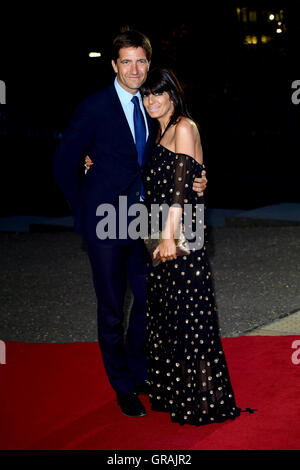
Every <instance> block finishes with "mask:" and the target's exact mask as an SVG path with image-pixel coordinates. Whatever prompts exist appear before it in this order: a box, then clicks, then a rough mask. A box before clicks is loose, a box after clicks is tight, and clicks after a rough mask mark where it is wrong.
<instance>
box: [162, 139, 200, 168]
mask: <svg viewBox="0 0 300 470" xmlns="http://www.w3.org/2000/svg"><path fill="white" fill-rule="evenodd" d="M156 145H157V147H162V148H163V149H165V150H167V151H168V152H171V153H173V154H174V155H185V156H186V157H189V158H191V159H192V160H193V161H194V162H195V163H197V165H200V166H202V167H204V164H203V163H199V162H197V160H196V159H195V158H194V157H192V156H191V155H188V154H187V153H181V152H174V151H173V150H170V149H168V148H167V147H165V146H164V145H161V144H159V143H157V144H156Z"/></svg>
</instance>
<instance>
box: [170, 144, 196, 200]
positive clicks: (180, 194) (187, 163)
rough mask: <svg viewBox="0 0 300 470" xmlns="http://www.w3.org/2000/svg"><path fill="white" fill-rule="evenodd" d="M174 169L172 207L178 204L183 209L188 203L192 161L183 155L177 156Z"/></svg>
mask: <svg viewBox="0 0 300 470" xmlns="http://www.w3.org/2000/svg"><path fill="white" fill-rule="evenodd" d="M175 159H176V163H175V168H174V188H173V197H172V200H171V205H173V204H177V205H180V207H181V208H182V209H183V206H184V204H185V203H187V202H188V200H187V194H188V188H189V184H190V180H191V169H192V159H191V157H189V156H188V155H185V154H183V153H178V154H176V157H175Z"/></svg>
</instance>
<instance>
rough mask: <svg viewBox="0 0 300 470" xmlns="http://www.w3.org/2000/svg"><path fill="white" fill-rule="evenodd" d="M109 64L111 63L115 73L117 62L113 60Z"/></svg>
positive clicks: (116, 71)
mask: <svg viewBox="0 0 300 470" xmlns="http://www.w3.org/2000/svg"><path fill="white" fill-rule="evenodd" d="M111 65H112V68H113V69H114V71H115V73H118V66H117V64H116V63H115V61H114V60H112V61H111Z"/></svg>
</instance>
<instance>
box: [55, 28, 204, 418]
mask: <svg viewBox="0 0 300 470" xmlns="http://www.w3.org/2000/svg"><path fill="white" fill-rule="evenodd" d="M151 55H152V49H151V44H150V42H149V39H148V38H147V37H146V36H145V35H144V34H142V33H139V32H137V31H126V32H123V33H120V34H119V35H118V36H117V37H116V39H115V40H114V43H113V56H112V66H113V69H114V71H115V73H116V78H115V81H114V83H112V84H111V85H110V86H108V87H107V88H105V89H103V90H101V91H99V92H98V93H95V94H94V95H92V96H90V97H89V98H87V99H86V100H84V101H83V102H82V103H81V104H80V105H79V106H78V107H77V109H76V111H75V114H74V116H73V119H72V121H71V123H70V125H69V127H68V129H67V130H66V132H65V134H64V136H63V139H62V141H61V143H60V145H59V146H58V148H57V151H56V153H55V157H54V163H53V171H54V175H55V178H56V180H57V182H58V184H59V186H60V187H61V189H62V191H63V192H64V194H65V196H66V198H67V199H68V201H69V203H70V205H71V208H72V211H73V214H74V217H75V227H74V228H75V230H76V231H77V232H78V233H79V234H80V235H82V237H83V239H84V241H85V243H86V246H87V250H88V255H89V259H90V263H91V267H92V273H93V282H94V288H95V292H96V296H97V302H98V338H99V344H100V349H101V352H102V357H103V363H104V366H105V370H106V373H107V376H108V379H109V381H110V383H111V385H112V387H113V389H114V390H115V392H116V394H117V401H118V404H119V406H120V407H121V410H122V412H123V413H124V414H126V415H127V416H134V417H137V416H144V415H145V414H146V412H145V409H144V407H143V405H142V403H141V401H140V400H139V398H138V394H139V393H145V391H146V385H147V364H146V356H145V350H144V348H145V334H146V324H145V322H146V315H145V298H146V276H147V264H146V263H147V260H148V254H147V251H146V249H145V246H144V244H143V242H142V240H140V239H137V240H132V239H130V237H129V236H128V235H126V236H123V237H122V238H121V237H118V236H117V237H116V238H115V239H99V237H98V235H97V224H98V223H99V220H100V219H101V218H100V217H99V215H97V208H98V207H99V206H100V205H101V204H105V203H106V204H111V205H112V206H113V208H114V209H115V214H116V221H117V227H116V233H117V234H118V233H119V231H118V228H119V227H118V220H119V215H120V214H119V197H120V196H126V197H127V206H128V207H130V205H132V204H135V203H138V202H140V201H141V198H142V180H141V168H142V167H143V164H144V162H145V161H146V159H147V156H148V155H149V152H150V150H151V147H152V145H153V143H154V141H155V132H154V122H153V121H152V120H151V118H150V117H149V116H148V115H147V114H146V112H145V110H144V108H143V105H142V99H141V96H140V93H139V87H140V86H141V85H142V83H143V82H144V81H145V79H146V77H147V72H148V70H149V66H150V62H151ZM133 97H136V98H137V100H136V103H134V102H133V101H132V98H133ZM136 111H137V112H138V113H139V119H140V123H141V124H142V127H143V132H144V139H145V143H144V145H143V146H142V150H140V147H139V142H140V136H139V135H138V129H137V121H136V115H135V112H136ZM87 154H88V155H89V156H90V158H91V160H92V162H93V165H92V166H91V168H90V170H89V171H88V172H87V174H86V177H85V178H84V181H83V182H82V183H80V178H79V176H78V167H79V163H80V161H81V159H82V156H84V155H87ZM205 184H206V180H205V179H204V180H198V184H197V183H196V184H195V185H194V189H195V190H197V191H198V192H201V191H202V190H203V188H205ZM98 214H99V212H98ZM121 216H122V214H121ZM128 223H129V220H128ZM127 279H128V281H129V284H130V288H131V290H132V293H133V297H134V301H133V305H132V308H131V312H130V318H129V324H128V328H127V334H126V342H124V330H123V320H124V310H123V304H124V298H125V293H126V287H127Z"/></svg>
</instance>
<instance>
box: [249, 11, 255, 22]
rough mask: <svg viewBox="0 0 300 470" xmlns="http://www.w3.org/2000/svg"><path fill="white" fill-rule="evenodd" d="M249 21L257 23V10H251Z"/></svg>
mask: <svg viewBox="0 0 300 470" xmlns="http://www.w3.org/2000/svg"><path fill="white" fill-rule="evenodd" d="M249 21H251V22H252V23H256V21H257V15H256V11H249Z"/></svg>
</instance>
